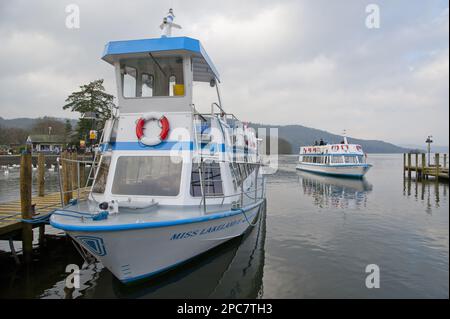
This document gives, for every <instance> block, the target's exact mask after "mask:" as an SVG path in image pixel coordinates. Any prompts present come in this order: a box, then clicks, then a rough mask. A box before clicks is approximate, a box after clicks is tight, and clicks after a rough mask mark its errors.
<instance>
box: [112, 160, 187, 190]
mask: <svg viewBox="0 0 450 319" xmlns="http://www.w3.org/2000/svg"><path fill="white" fill-rule="evenodd" d="M181 167H182V161H181V158H179V157H176V158H174V156H120V157H119V158H118V160H117V165H116V172H115V175H114V182H113V185H112V193H113V194H114V195H137V196H176V195H178V194H179V192H180V182H181Z"/></svg>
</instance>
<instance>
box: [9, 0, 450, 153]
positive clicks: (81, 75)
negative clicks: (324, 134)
mask: <svg viewBox="0 0 450 319" xmlns="http://www.w3.org/2000/svg"><path fill="white" fill-rule="evenodd" d="M172 2H173V6H174V9H175V14H176V15H177V22H178V23H179V24H181V25H182V26H183V30H182V31H181V32H178V33H177V34H180V35H187V36H192V37H195V38H199V39H200V40H201V41H202V43H203V45H204V46H205V48H206V49H207V51H208V53H209V54H210V56H211V57H212V58H213V60H214V61H215V63H216V64H217V67H218V69H219V71H220V73H221V75H222V80H223V87H222V94H223V95H224V102H225V103H226V106H227V109H228V110H230V111H231V112H234V113H236V114H237V115H238V116H239V117H241V118H243V119H245V120H251V121H255V122H262V123H270V124H295V123H297V124H304V125H307V126H311V127H316V128H321V129H325V130H329V131H332V132H336V133H339V132H341V131H342V129H343V128H346V129H348V130H349V132H350V134H352V135H355V136H358V137H361V138H371V139H386V140H389V141H392V142H397V143H409V144H413V143H416V144H420V143H422V142H423V141H422V140H423V137H424V136H426V135H428V134H430V133H432V134H433V135H434V136H435V137H436V141H439V143H440V144H448V131H449V125H448V103H449V97H448V96H449V89H448V87H449V82H448V73H449V72H448V69H449V66H448V58H449V53H448V52H449V51H448V2H447V1H441V0H430V1H427V2H424V1H419V0H415V1H408V0H398V1H387V0H383V1H372V2H375V3H378V4H379V5H380V8H381V29H379V30H369V29H367V28H366V27H365V26H364V21H365V17H366V13H365V6H366V4H367V1H362V0H348V1H345V2H342V1H324V0H314V1H313V0H308V1H307V0H305V1H256V0H253V1H235V0H232V1H222V2H220V3H218V2H216V1H200V0H194V1H172ZM69 3H76V4H78V5H79V7H80V10H81V28H80V29H79V30H68V29H66V28H65V25H64V21H65V17H66V13H65V11H64V8H65V5H66V4H69ZM167 9H168V7H167V1H144V0H139V1H127V2H123V1H106V0H100V1H88V0H82V1H76V0H75V1H70V2H69V1H67V2H66V1H56V0H53V1H51V0H39V1H32V2H31V1H24V0H15V1H2V2H0V38H1V39H2V50H0V61H1V62H0V63H1V67H2V70H3V72H2V74H1V75H0V87H1V94H0V107H1V113H0V116H3V117H16V116H24V115H26V116H41V115H55V116H75V115H74V114H70V113H68V112H64V111H62V110H61V105H63V104H64V99H65V97H66V96H67V95H68V94H69V93H70V92H72V91H73V90H75V89H76V88H77V87H78V86H79V85H81V84H83V83H85V82H88V81H91V80H93V79H97V78H105V84H106V87H107V89H108V90H109V91H110V92H114V93H115V85H114V78H113V71H112V68H111V67H110V66H109V65H108V64H106V63H105V62H103V61H101V60H100V56H101V53H102V51H103V47H104V45H105V43H106V42H107V41H110V40H118V39H137V38H146V37H158V36H159V28H158V25H159V23H160V20H161V18H162V15H163V14H165V13H166V11H167ZM198 96H199V97H202V96H206V93H204V92H199V94H198ZM424 118H426V119H427V121H423V119H424ZM418 123H420V126H419V128H417V125H418Z"/></svg>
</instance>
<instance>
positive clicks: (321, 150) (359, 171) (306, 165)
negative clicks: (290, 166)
mask: <svg viewBox="0 0 450 319" xmlns="http://www.w3.org/2000/svg"><path fill="white" fill-rule="evenodd" d="M371 167H372V165H370V164H367V162H366V154H365V153H364V152H363V150H362V147H361V145H358V144H348V141H347V138H346V137H344V141H343V143H341V144H329V145H314V146H303V147H301V148H300V156H299V163H298V165H297V169H299V170H302V171H307V172H313V173H318V174H326V175H333V176H342V177H356V178H362V177H363V176H364V175H365V174H366V173H367V171H368V170H369V169H370V168H371Z"/></svg>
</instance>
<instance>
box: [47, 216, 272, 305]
mask: <svg viewBox="0 0 450 319" xmlns="http://www.w3.org/2000/svg"><path fill="white" fill-rule="evenodd" d="M265 216H266V211H265V208H264V209H262V211H261V218H260V221H259V223H258V224H257V226H255V227H254V228H253V229H252V230H251V231H249V232H247V233H246V234H245V235H244V236H243V237H240V238H236V239H235V240H231V241H229V242H227V243H225V244H224V245H221V246H220V247H217V248H216V249H213V250H212V251H210V252H208V253H206V254H205V255H203V256H201V257H199V258H197V259H194V260H193V261H192V262H189V263H187V264H186V265H184V266H181V267H178V268H177V269H175V270H173V271H170V272H168V273H166V274H164V275H161V276H159V277H155V278H153V279H149V280H147V281H144V282H141V283H138V284H132V285H123V284H122V283H120V282H119V281H118V280H117V279H115V278H114V276H113V275H112V274H111V273H110V272H109V271H108V270H106V269H105V268H103V267H102V266H101V264H96V265H93V266H91V267H89V268H88V269H85V270H83V271H82V274H81V276H82V278H81V282H82V287H81V289H80V290H79V291H78V292H71V291H67V290H65V291H63V292H61V289H62V290H64V289H63V288H62V287H63V285H62V282H58V283H57V284H55V285H54V286H53V287H52V288H51V289H48V290H47V291H45V292H44V293H43V294H42V295H41V298H42V297H45V296H49V297H50V296H53V297H54V296H55V295H59V296H61V295H64V298H78V297H81V298H260V297H262V295H263V281H262V278H263V267H264V243H265V236H266V218H265ZM155 258H157V256H155ZM58 291H59V292H58ZM57 292H58V293H57Z"/></svg>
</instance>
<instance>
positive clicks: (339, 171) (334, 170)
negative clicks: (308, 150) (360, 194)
mask: <svg viewBox="0 0 450 319" xmlns="http://www.w3.org/2000/svg"><path fill="white" fill-rule="evenodd" d="M370 167H371V165H368V164H359V165H311V164H304V163H299V164H298V165H297V169H298V170H302V171H306V172H312V173H316V174H324V175H332V176H342V177H355V178H362V177H363V176H364V175H365V174H366V173H367V172H368V171H369V169H370Z"/></svg>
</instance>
